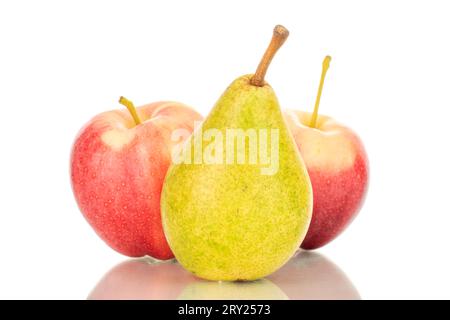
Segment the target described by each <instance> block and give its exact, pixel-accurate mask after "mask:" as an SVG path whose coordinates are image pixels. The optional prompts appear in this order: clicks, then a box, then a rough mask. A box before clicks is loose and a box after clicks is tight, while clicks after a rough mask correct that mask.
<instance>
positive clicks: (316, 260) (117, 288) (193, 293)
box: [88, 252, 360, 300]
mask: <svg viewBox="0 0 450 320" xmlns="http://www.w3.org/2000/svg"><path fill="white" fill-rule="evenodd" d="M88 299H114V300H115V299H171V300H174V299H183V300H202V299H224V300H227V299H236V300H247V299H255V300H269V299H270V300H278V299H283V300H284V299H360V295H359V293H358V291H357V290H356V288H355V287H354V285H353V284H352V283H351V281H350V279H349V278H348V277H347V276H346V275H345V273H344V272H343V271H342V270H340V269H339V268H338V267H337V266H336V265H335V264H334V263H333V262H331V261H330V260H328V259H327V258H326V257H324V256H323V255H321V254H319V253H315V252H299V253H298V254H296V255H295V256H294V257H293V258H292V259H291V260H290V261H289V262H288V263H287V264H286V265H285V266H284V267H282V268H281V269H280V270H278V271H277V272H275V273H274V274H272V275H270V276H268V277H267V278H265V279H261V280H257V281H251V282H214V281H205V280H201V279H198V278H196V277H194V276H193V275H191V274H190V273H189V272H187V271H186V270H184V269H183V268H182V267H181V266H180V265H179V264H178V263H177V262H176V261H174V260H172V261H168V262H160V261H154V260H151V259H149V258H143V259H132V260H127V261H125V262H122V263H120V264H119V265H117V266H116V267H114V268H113V269H111V270H110V271H109V272H108V273H107V274H106V275H105V276H104V277H103V278H102V279H101V280H100V281H99V283H98V284H97V285H96V287H95V288H94V289H93V290H92V292H91V293H90V294H89V296H88Z"/></svg>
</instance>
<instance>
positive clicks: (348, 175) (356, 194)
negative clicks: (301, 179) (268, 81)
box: [284, 57, 369, 249]
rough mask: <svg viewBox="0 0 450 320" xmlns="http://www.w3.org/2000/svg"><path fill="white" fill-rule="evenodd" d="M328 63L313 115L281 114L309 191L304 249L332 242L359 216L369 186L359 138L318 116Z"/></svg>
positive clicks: (366, 164) (339, 125) (298, 113)
mask: <svg viewBox="0 0 450 320" xmlns="http://www.w3.org/2000/svg"><path fill="white" fill-rule="evenodd" d="M330 59H331V58H329V57H327V58H325V60H324V65H323V72H322V79H321V83H320V86H319V93H318V98H317V101H316V108H315V110H314V112H313V113H307V112H300V111H295V110H288V111H285V113H284V114H285V118H286V121H287V123H288V126H289V128H290V130H291V132H292V135H293V136H294V139H295V141H296V143H297V146H298V148H299V150H300V153H301V155H302V157H303V160H304V161H305V164H306V167H307V169H308V173H309V177H310V179H311V184H312V189H313V216H312V220H311V224H310V227H309V230H308V232H307V234H306V237H305V239H304V241H303V243H302V244H301V247H302V248H303V249H316V248H319V247H322V246H323V245H325V244H327V243H329V242H330V241H332V240H333V239H335V238H336V237H337V236H338V235H339V234H340V233H341V232H342V231H343V230H344V229H345V228H346V227H347V226H348V225H349V224H350V222H351V221H352V220H353V218H354V217H355V216H356V214H357V213H358V211H359V209H360V208H361V206H362V204H363V202H364V198H365V194H366V191H367V187H368V176H369V164H368V159H367V155H366V152H365V149H364V146H363V144H362V142H361V140H360V139H359V137H358V135H357V134H356V133H355V132H353V131H352V130H351V129H350V128H348V127H346V126H344V125H342V124H340V123H338V122H336V121H335V120H333V119H332V118H330V117H327V116H321V115H318V105H319V101H320V95H321V92H322V86H323V80H324V78H325V72H326V71H327V69H328V65H329V62H330Z"/></svg>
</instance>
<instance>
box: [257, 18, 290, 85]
mask: <svg viewBox="0 0 450 320" xmlns="http://www.w3.org/2000/svg"><path fill="white" fill-rule="evenodd" d="M288 36H289V31H288V30H287V29H286V28H285V27H283V26H282V25H277V26H275V28H274V29H273V36H272V40H271V41H270V44H269V46H268V47H267V49H266V52H265V53H264V55H263V57H262V59H261V62H260V63H259V65H258V68H257V69H256V72H255V74H254V75H253V77H252V78H251V79H250V84H252V85H254V86H257V87H263V86H264V83H265V82H264V77H265V76H266V72H267V69H268V68H269V65H270V62H271V61H272V59H273V57H274V56H275V53H277V51H278V49H280V47H281V46H282V45H283V43H284V42H285V41H286V39H287V37H288Z"/></svg>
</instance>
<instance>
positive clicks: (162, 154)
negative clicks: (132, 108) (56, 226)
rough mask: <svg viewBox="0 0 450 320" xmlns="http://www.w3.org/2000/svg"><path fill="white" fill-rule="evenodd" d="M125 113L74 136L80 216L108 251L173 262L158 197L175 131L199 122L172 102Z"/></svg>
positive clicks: (99, 119)
mask: <svg viewBox="0 0 450 320" xmlns="http://www.w3.org/2000/svg"><path fill="white" fill-rule="evenodd" d="M136 110H137V113H138V115H139V117H140V119H141V122H142V123H141V124H139V125H137V126H136V125H135V123H134V120H133V118H132V117H131V115H130V114H129V112H128V111H127V110H126V109H124V110H114V111H108V112H104V113H101V114H99V115H97V116H95V117H94V118H93V119H92V120H91V121H89V122H88V123H87V124H86V125H85V126H84V127H83V128H82V129H81V131H80V132H79V134H78V136H77V138H76V140H75V142H74V145H73V148H72V154H71V159H70V170H71V182H72V189H73V192H74V195H75V199H76V201H77V203H78V206H79V208H80V211H81V212H82V213H83V215H84V217H85V218H86V220H87V221H88V222H89V224H90V225H91V226H92V227H93V229H94V230H95V231H96V233H97V234H98V235H99V236H100V237H101V238H102V239H103V240H104V241H105V242H106V243H107V244H108V245H109V246H110V247H111V248H113V249H114V250H116V251H118V252H120V253H122V254H124V255H126V256H130V257H142V256H145V255H149V256H152V257H154V258H157V259H161V260H166V259H170V258H173V254H172V251H171V250H170V248H169V245H168V244H167V241H166V238H165V236H164V232H163V229H162V223H161V213H160V195H161V189H162V185H163V181H164V178H165V175H166V172H167V169H168V167H169V165H170V163H171V150H172V148H173V146H174V145H176V144H177V143H180V141H181V140H183V139H184V140H185V139H187V138H188V137H182V138H181V139H180V141H172V140H171V134H172V131H173V130H175V129H185V130H188V131H186V132H192V131H193V128H194V121H201V120H202V117H201V115H200V114H198V113H197V112H196V111H194V110H193V109H191V108H189V107H187V106H185V105H183V104H181V103H177V102H155V103H151V104H148V105H145V106H142V107H139V108H136Z"/></svg>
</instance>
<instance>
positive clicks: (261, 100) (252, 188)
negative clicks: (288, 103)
mask: <svg viewBox="0 0 450 320" xmlns="http://www.w3.org/2000/svg"><path fill="white" fill-rule="evenodd" d="M288 34H289V32H288V31H287V30H286V29H285V28H284V27H282V26H276V27H275V29H274V33H273V37H272V40H271V42H270V45H269V47H268V48H267V50H266V52H265V54H264V56H263V58H262V60H261V62H260V64H259V66H258V69H257V71H256V73H255V74H254V75H245V76H242V77H240V78H238V79H236V80H235V81H234V82H233V83H232V84H231V85H230V86H229V87H228V88H227V90H226V91H225V92H224V93H223V95H222V96H221V98H220V99H219V101H218V102H217V103H216V105H215V106H214V108H213V110H212V111H211V113H210V114H209V115H208V117H207V118H206V119H205V121H204V122H203V124H202V126H201V127H199V128H197V129H196V131H195V133H194V134H193V135H192V136H191V137H190V139H189V140H188V141H187V143H186V144H185V145H184V147H183V148H180V149H181V151H180V152H179V154H178V155H175V154H173V155H172V157H173V164H172V165H171V167H170V168H169V171H168V173H167V175H166V179H165V182H164V186H163V191H162V195H161V211H162V221H163V227H164V231H165V235H166V238H167V240H168V243H169V245H170V247H171V249H172V251H173V253H174V255H175V257H176V259H177V260H178V261H179V262H180V264H181V265H182V266H183V267H185V268H186V269H187V270H188V271H190V272H192V273H193V274H195V275H197V276H198V277H201V278H204V279H207V280H224V281H235V280H255V279H259V278H262V277H264V276H266V275H268V274H270V273H272V272H274V271H275V270H277V269H278V268H280V267H281V266H283V264H284V263H286V262H287V261H288V260H289V258H290V257H292V255H293V254H294V253H295V251H296V250H297V248H298V247H299V245H300V243H301V241H302V240H303V238H304V236H305V234H306V231H307V229H308V226H309V223H310V220H311V211H312V189H311V183H310V180H309V176H308V173H307V171H306V167H305V164H304V163H303V160H302V159H301V157H300V154H299V153H298V151H297V146H296V145H295V142H294V140H293V138H292V136H291V134H290V132H289V131H288V129H287V126H286V123H285V121H284V119H283V116H282V113H281V111H280V106H279V104H278V100H277V97H276V96H275V93H274V91H273V89H272V88H271V87H270V86H269V84H267V83H266V82H265V81H264V77H265V74H266V71H267V68H268V66H269V64H270V62H271V60H272V58H273V56H274V55H275V53H276V51H277V50H278V49H279V48H280V47H281V45H282V44H283V43H284V41H285V40H286V38H287V36H288Z"/></svg>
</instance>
